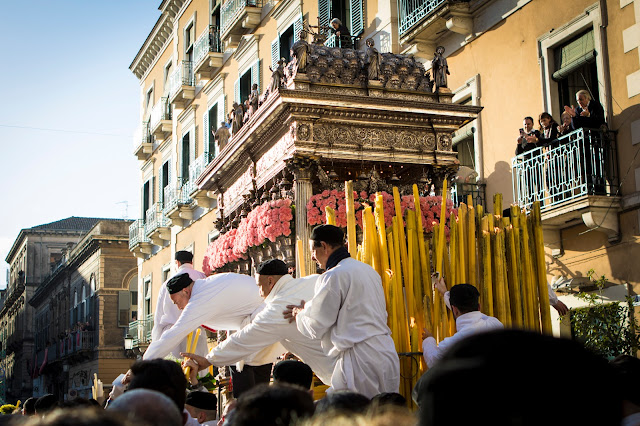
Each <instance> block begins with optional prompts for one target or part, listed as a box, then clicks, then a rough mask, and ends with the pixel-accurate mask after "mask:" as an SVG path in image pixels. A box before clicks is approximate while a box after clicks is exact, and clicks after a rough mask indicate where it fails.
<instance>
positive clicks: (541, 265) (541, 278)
mask: <svg viewBox="0 0 640 426" xmlns="http://www.w3.org/2000/svg"><path fill="white" fill-rule="evenodd" d="M531 219H532V221H533V223H532V228H533V238H534V244H535V250H536V267H537V274H536V275H537V278H538V299H539V300H540V319H541V322H542V332H543V333H545V334H549V335H550V334H551V333H552V331H551V312H550V311H549V309H550V308H549V290H548V287H547V265H546V263H545V261H544V241H543V239H542V216H541V213H540V202H539V201H534V203H533V206H532V209H531Z"/></svg>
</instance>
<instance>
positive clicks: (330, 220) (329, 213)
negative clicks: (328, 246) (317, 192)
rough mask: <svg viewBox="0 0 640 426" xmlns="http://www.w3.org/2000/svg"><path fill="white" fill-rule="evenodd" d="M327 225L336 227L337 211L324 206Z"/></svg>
mask: <svg viewBox="0 0 640 426" xmlns="http://www.w3.org/2000/svg"><path fill="white" fill-rule="evenodd" d="M324 212H325V216H326V217H327V225H336V211H335V210H334V209H332V208H331V207H329V206H324Z"/></svg>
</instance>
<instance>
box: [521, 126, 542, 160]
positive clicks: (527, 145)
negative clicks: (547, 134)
mask: <svg viewBox="0 0 640 426" xmlns="http://www.w3.org/2000/svg"><path fill="white" fill-rule="evenodd" d="M527 136H535V137H536V138H538V140H540V132H539V131H538V130H532V131H530V132H529V133H527ZM541 146H542V144H541V143H529V142H527V143H525V144H524V146H523V145H522V144H518V146H517V147H516V155H520V154H522V153H523V152H527V151H531V150H532V149H536V148H539V147H541Z"/></svg>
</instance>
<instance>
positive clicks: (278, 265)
mask: <svg viewBox="0 0 640 426" xmlns="http://www.w3.org/2000/svg"><path fill="white" fill-rule="evenodd" d="M256 274H257V277H256V282H257V284H258V291H259V292H260V296H262V297H263V298H264V302H265V308H264V309H263V310H262V311H260V313H259V314H258V315H257V316H256V317H255V318H254V319H253V320H251V323H250V324H248V325H246V326H245V327H244V328H243V329H242V330H239V331H237V332H236V333H234V334H232V335H231V336H229V338H227V340H225V341H224V342H222V343H221V344H220V345H218V346H217V347H215V348H213V349H212V350H211V352H209V354H208V355H207V356H206V357H202V356H197V355H196V354H190V353H183V354H182V355H183V356H184V357H186V358H189V359H190V360H189V361H187V362H185V363H184V366H185V367H191V368H193V369H194V370H196V369H199V370H202V369H205V368H207V367H209V366H210V365H212V364H213V365H215V366H222V365H229V364H233V363H235V362H238V361H240V360H242V359H244V358H246V357H247V356H249V355H251V354H252V353H255V352H257V351H259V350H262V349H264V348H266V347H268V346H270V345H273V344H274V343H277V342H280V343H281V344H282V346H284V348H285V349H286V350H287V351H289V352H291V353H293V354H294V355H296V356H297V357H299V358H300V359H301V360H302V361H303V362H305V363H307V364H309V366H310V367H311V368H312V370H313V371H314V372H315V373H316V375H317V376H318V378H319V379H320V380H322V381H323V382H324V383H325V384H330V383H331V375H332V373H333V369H334V367H335V364H336V361H337V359H336V356H335V355H329V356H328V355H325V353H324V351H323V350H322V346H321V344H320V340H313V339H309V338H308V337H306V336H304V335H303V334H302V333H300V331H298V329H297V328H296V325H295V324H291V323H290V322H289V321H288V320H287V319H285V318H283V317H282V311H283V310H285V309H286V307H287V306H288V305H291V304H293V303H298V302H299V301H300V300H303V299H311V298H312V297H313V292H314V286H315V285H316V281H317V279H318V275H310V276H307V277H304V278H298V279H294V278H293V277H292V276H291V275H289V273H288V268H287V265H286V264H285V263H284V262H283V261H282V260H280V259H271V260H267V261H264V262H262V263H261V264H260V265H259V266H258V268H257V269H256Z"/></svg>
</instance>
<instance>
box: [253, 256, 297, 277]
mask: <svg viewBox="0 0 640 426" xmlns="http://www.w3.org/2000/svg"><path fill="white" fill-rule="evenodd" d="M288 273H289V268H287V264H286V263H284V262H283V261H282V260H280V259H269V260H265V261H264V262H262V263H261V264H260V265H258V268H257V269H256V274H258V275H286V274H288Z"/></svg>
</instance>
